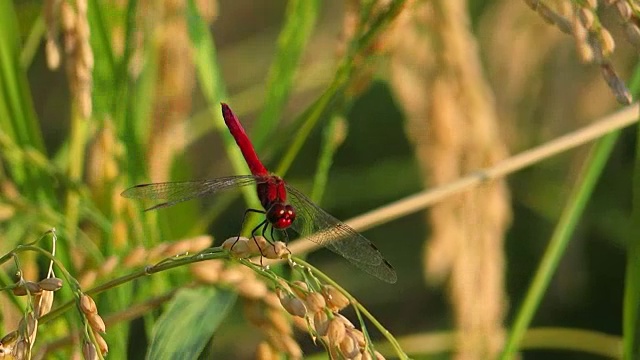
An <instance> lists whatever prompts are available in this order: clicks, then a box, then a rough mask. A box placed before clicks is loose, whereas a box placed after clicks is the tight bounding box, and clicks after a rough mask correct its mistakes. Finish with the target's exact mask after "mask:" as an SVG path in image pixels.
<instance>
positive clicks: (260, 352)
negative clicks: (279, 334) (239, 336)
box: [256, 341, 280, 360]
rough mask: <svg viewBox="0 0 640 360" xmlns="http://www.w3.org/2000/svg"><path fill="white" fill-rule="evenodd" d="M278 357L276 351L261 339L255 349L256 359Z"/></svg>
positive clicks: (263, 359)
mask: <svg viewBox="0 0 640 360" xmlns="http://www.w3.org/2000/svg"><path fill="white" fill-rule="evenodd" d="M277 359H280V356H279V355H278V353H277V351H276V350H275V349H274V348H273V347H272V346H271V345H269V343H268V342H266V341H261V342H260V343H259V344H258V348H257V349H256V360H277Z"/></svg>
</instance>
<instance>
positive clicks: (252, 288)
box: [236, 279, 269, 300]
mask: <svg viewBox="0 0 640 360" xmlns="http://www.w3.org/2000/svg"><path fill="white" fill-rule="evenodd" d="M236 290H237V291H238V294H240V296H242V297H245V298H248V299H256V300H257V299H262V298H263V297H265V296H266V295H267V292H268V291H269V289H267V285H266V284H265V283H264V282H262V281H260V280H258V279H253V280H249V279H247V280H246V281H243V282H241V283H239V284H238V286H237V287H236Z"/></svg>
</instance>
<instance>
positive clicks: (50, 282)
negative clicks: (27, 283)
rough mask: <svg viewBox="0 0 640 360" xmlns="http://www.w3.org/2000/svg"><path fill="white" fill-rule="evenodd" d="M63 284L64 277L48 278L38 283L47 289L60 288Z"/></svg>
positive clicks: (43, 288)
mask: <svg viewBox="0 0 640 360" xmlns="http://www.w3.org/2000/svg"><path fill="white" fill-rule="evenodd" d="M62 284H63V283H62V279H60V278H56V277H52V278H47V279H44V280H41V281H40V282H39V283H38V285H39V286H40V288H41V289H42V290H47V291H56V290H59V289H60V288H61V287H62Z"/></svg>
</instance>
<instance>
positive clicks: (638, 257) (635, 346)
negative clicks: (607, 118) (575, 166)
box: [622, 66, 640, 360]
mask: <svg viewBox="0 0 640 360" xmlns="http://www.w3.org/2000/svg"><path fill="white" fill-rule="evenodd" d="M630 89H631V92H632V93H633V95H634V98H636V97H637V96H638V93H639V92H640V66H636V71H635V72H634V75H633V79H632V81H631V85H630ZM636 131H637V133H636V157H635V161H634V166H633V183H632V184H633V189H632V190H631V196H632V211H631V224H632V229H633V230H634V231H632V232H631V236H629V243H628V244H627V267H626V273H625V285H624V300H623V321H622V324H623V329H622V333H623V335H624V337H623V347H624V358H625V359H629V360H631V359H637V358H638V357H639V356H640V346H639V344H640V332H639V331H638V326H640V237H638V233H640V143H639V142H638V141H639V140H640V128H638V129H637V130H636Z"/></svg>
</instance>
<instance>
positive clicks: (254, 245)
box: [249, 236, 271, 254]
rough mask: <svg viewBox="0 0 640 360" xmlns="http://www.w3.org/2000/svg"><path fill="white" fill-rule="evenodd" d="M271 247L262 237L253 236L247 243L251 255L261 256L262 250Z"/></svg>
mask: <svg viewBox="0 0 640 360" xmlns="http://www.w3.org/2000/svg"><path fill="white" fill-rule="evenodd" d="M269 246H271V244H270V243H269V242H268V241H267V239H266V238H265V237H264V236H254V237H252V238H251V239H250V241H249V249H250V251H251V253H252V254H261V253H262V250H264V249H266V248H267V247H269Z"/></svg>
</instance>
